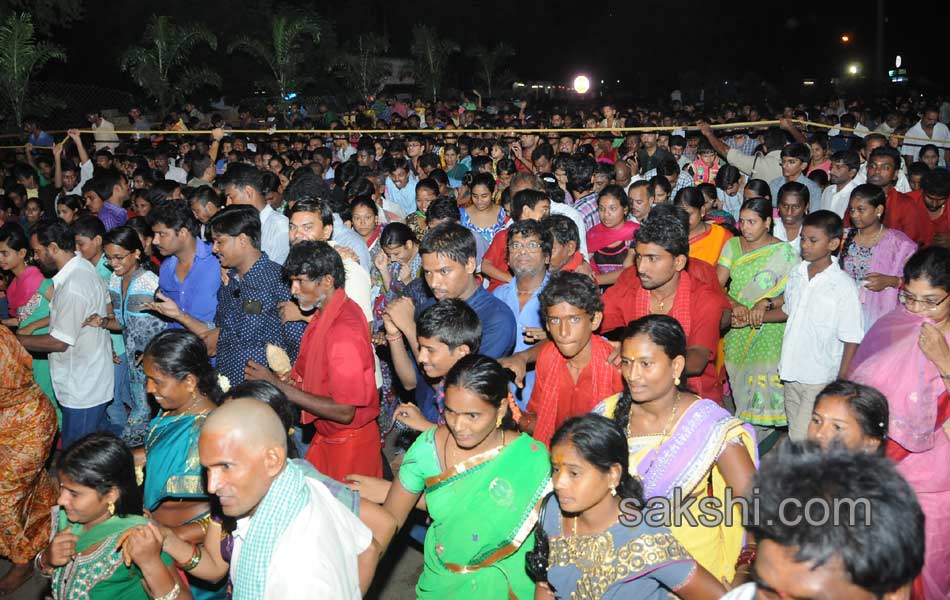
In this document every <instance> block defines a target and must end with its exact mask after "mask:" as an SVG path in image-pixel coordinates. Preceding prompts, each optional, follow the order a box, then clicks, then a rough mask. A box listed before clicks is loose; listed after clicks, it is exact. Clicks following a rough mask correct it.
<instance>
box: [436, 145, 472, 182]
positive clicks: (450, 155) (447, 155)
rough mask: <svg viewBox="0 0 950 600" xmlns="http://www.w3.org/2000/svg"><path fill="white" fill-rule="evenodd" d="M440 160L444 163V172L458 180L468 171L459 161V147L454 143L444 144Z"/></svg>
mask: <svg viewBox="0 0 950 600" xmlns="http://www.w3.org/2000/svg"><path fill="white" fill-rule="evenodd" d="M442 160H443V161H444V163H445V174H446V175H448V176H449V177H450V178H452V179H456V180H458V181H461V180H462V177H464V176H465V174H466V173H468V172H469V168H468V167H467V166H465V165H464V164H462V163H460V162H459V147H458V146H456V145H455V144H446V145H445V147H444V148H442Z"/></svg>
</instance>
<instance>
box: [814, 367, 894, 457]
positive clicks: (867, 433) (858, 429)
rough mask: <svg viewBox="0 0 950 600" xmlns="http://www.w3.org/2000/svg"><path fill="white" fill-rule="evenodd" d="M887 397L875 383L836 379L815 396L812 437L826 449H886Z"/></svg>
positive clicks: (852, 450)
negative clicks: (869, 385) (874, 385)
mask: <svg viewBox="0 0 950 600" xmlns="http://www.w3.org/2000/svg"><path fill="white" fill-rule="evenodd" d="M887 419H888V409H887V398H885V397H884V395H883V394H882V393H881V392H879V391H877V390H876V389H874V388H872V387H868V386H866V385H861V384H860V383H854V382H853V381H848V380H846V379H839V380H837V381H832V382H831V383H829V384H828V385H826V386H825V388H824V389H823V390H821V392H820V393H819V394H818V397H817V398H815V408H814V409H813V410H812V412H811V423H809V424H808V441H810V442H815V443H816V444H818V445H819V446H821V447H822V448H824V449H825V450H827V449H829V448H831V447H832V445H835V444H837V445H839V446H841V447H844V448H845V449H847V450H849V451H851V452H872V453H881V454H883V453H884V448H885V443H886V442H887Z"/></svg>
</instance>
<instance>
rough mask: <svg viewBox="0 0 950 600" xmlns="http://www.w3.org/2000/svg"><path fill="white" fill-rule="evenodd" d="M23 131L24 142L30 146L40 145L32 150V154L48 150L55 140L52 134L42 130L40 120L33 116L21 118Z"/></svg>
mask: <svg viewBox="0 0 950 600" xmlns="http://www.w3.org/2000/svg"><path fill="white" fill-rule="evenodd" d="M23 133H25V134H26V143H27V144H29V145H30V146H31V147H36V146H42V149H39V148H38V149H36V150H33V155H37V154H39V153H40V152H47V151H49V148H52V147H53V144H54V143H55V142H56V140H54V139H53V136H51V135H50V134H48V133H46V132H45V131H43V128H42V127H40V122H39V121H38V120H37V119H36V118H34V117H27V118H25V119H23Z"/></svg>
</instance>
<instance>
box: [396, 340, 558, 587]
mask: <svg viewBox="0 0 950 600" xmlns="http://www.w3.org/2000/svg"><path fill="white" fill-rule="evenodd" d="M510 404H512V401H511V400H510V396H509V394H508V379H507V377H506V375H505V371H504V369H503V368H502V367H501V365H499V364H498V363H497V362H495V361H494V360H492V359H490V358H488V357H485V356H481V355H477V354H470V355H468V356H465V357H464V358H462V359H461V360H460V361H459V362H457V363H456V364H455V366H453V367H452V369H451V370H449V372H448V374H447V375H446V376H445V420H446V424H445V425H442V426H439V427H438V428H435V429H430V430H429V431H426V432H424V433H423V434H422V435H420V436H419V437H418V438H417V439H416V441H415V442H414V443H413V444H412V446H411V447H410V448H409V450H408V451H407V452H406V456H405V458H404V459H403V462H402V467H401V468H400V469H399V477H398V483H393V484H392V486H391V487H390V488H389V492H388V495H387V496H386V501H385V503H384V504H383V508H384V509H385V510H386V512H388V513H389V514H390V515H391V516H392V519H393V520H394V521H395V522H396V523H397V524H398V526H399V527H402V526H403V524H405V522H406V518H407V517H408V516H409V513H410V512H411V511H412V508H413V507H414V506H415V505H416V502H417V501H418V500H419V497H420V496H421V495H422V494H423V492H424V493H425V496H426V506H427V509H428V511H429V516H430V517H431V518H432V525H431V526H430V527H429V530H428V532H427V534H426V537H425V557H424V565H423V570H422V575H421V577H420V578H419V583H418V584H417V585H416V596H417V597H418V598H423V599H425V598H439V599H441V598H462V597H469V598H506V597H507V598H518V599H526V598H532V597H533V595H534V583H533V582H532V581H531V579H529V577H528V575H527V573H526V571H525V553H526V552H527V551H528V549H530V548H531V547H533V545H534V541H533V539H534V536H533V535H532V534H531V532H532V529H533V527H534V524H535V522H536V521H537V517H538V509H539V508H540V503H541V500H542V498H543V497H544V495H545V493H547V492H548V491H549V490H550V474H549V471H550V462H549V460H548V453H547V451H546V450H545V449H544V445H543V444H540V443H538V442H535V441H534V440H533V439H532V438H531V437H529V436H528V435H526V434H521V435H518V434H517V433H516V432H515V424H514V421H513V420H512V417H511V413H510V412H509V405H510ZM389 541H390V540H385V542H386V543H388V542H389Z"/></svg>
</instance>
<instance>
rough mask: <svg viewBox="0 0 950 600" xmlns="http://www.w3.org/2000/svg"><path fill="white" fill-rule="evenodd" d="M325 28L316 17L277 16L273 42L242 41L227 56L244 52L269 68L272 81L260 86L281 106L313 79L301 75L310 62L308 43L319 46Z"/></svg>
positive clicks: (235, 43) (233, 46)
mask: <svg viewBox="0 0 950 600" xmlns="http://www.w3.org/2000/svg"><path fill="white" fill-rule="evenodd" d="M321 32H322V27H321V25H320V22H319V21H318V20H317V17H315V16H313V15H294V16H291V15H276V16H274V18H273V19H272V20H271V24H270V39H260V38H256V39H255V38H250V37H242V38H239V39H237V40H235V41H234V42H232V43H231V45H229V46H228V53H229V54H230V53H232V52H235V51H242V52H246V53H247V54H250V55H251V56H253V57H254V58H256V59H257V60H259V61H260V62H262V63H264V64H265V65H267V68H268V69H269V70H270V73H271V76H272V77H273V80H272V81H267V82H259V85H261V86H262V87H265V88H269V89H270V90H271V91H272V92H274V93H276V94H278V95H279V99H280V102H281V103H284V102H285V101H286V100H285V99H286V97H287V95H288V94H289V93H291V92H299V91H300V89H301V88H302V87H303V86H304V85H306V84H307V83H308V82H310V81H311V80H312V79H313V78H312V77H309V76H305V75H303V74H302V71H303V65H304V63H305V62H306V59H307V53H306V48H305V46H304V44H305V42H306V41H307V40H310V41H311V42H312V43H313V44H317V43H319V42H320V35H321Z"/></svg>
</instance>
